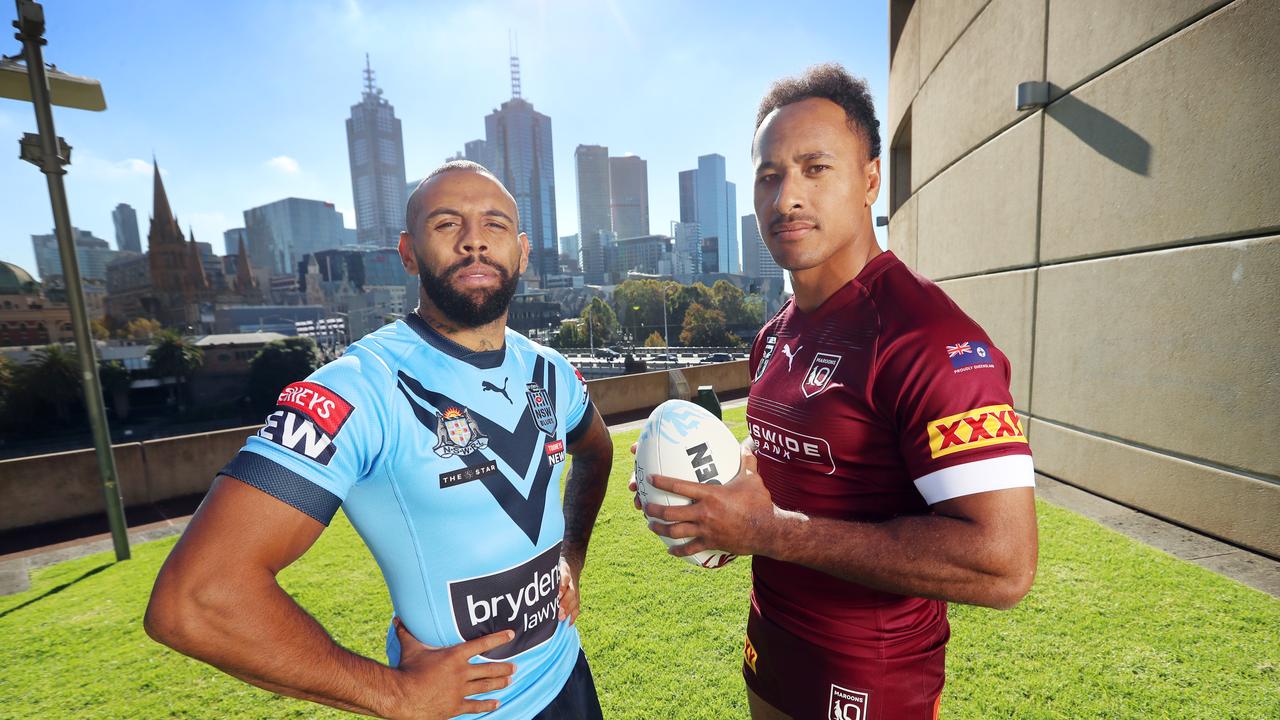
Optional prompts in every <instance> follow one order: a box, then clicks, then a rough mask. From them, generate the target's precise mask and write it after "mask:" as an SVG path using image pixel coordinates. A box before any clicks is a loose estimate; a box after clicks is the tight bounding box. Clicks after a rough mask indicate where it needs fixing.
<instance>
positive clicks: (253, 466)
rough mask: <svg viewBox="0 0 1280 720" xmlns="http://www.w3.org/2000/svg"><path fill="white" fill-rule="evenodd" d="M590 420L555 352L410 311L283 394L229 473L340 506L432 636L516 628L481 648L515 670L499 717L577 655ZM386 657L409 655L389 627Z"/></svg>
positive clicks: (325, 510)
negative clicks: (571, 565) (575, 588)
mask: <svg viewBox="0 0 1280 720" xmlns="http://www.w3.org/2000/svg"><path fill="white" fill-rule="evenodd" d="M593 415H594V412H593V410H592V405H591V400H590V397H589V396H588V395H587V389H586V384H585V383H584V382H583V381H582V378H581V376H580V375H578V373H577V371H576V370H574V369H573V367H572V366H571V365H570V364H569V362H568V361H567V360H565V359H564V358H563V357H562V356H561V355H560V354H559V353H557V352H555V351H554V350H551V349H548V348H545V347H543V346H541V345H538V344H537V343H534V342H533V341H531V340H528V339H527V338H525V337H524V336H522V335H520V334H519V333H516V332H513V331H511V330H508V331H507V333H506V342H505V345H504V347H503V348H501V349H498V350H493V351H487V352H473V351H471V350H468V349H467V348H464V347H462V346H460V345H458V344H456V343H454V342H452V341H451V340H449V339H447V338H445V337H444V336H442V335H440V334H439V333H437V332H436V331H435V330H434V329H432V328H431V327H430V326H428V325H427V324H426V323H425V322H423V321H422V319H421V318H419V317H418V316H417V315H416V314H412V315H409V316H408V318H407V319H406V320H400V321H397V322H395V323H392V324H390V325H387V326H385V327H383V328H381V329H380V330H377V331H376V332H373V333H371V334H369V335H367V336H365V337H364V338H363V339H361V340H359V341H358V342H356V343H353V344H352V345H351V346H350V347H349V348H348V349H347V352H346V354H344V355H343V356H342V357H341V358H338V359H337V360H334V361H333V362H331V363H329V364H327V365H325V366H324V367H322V368H320V369H319V370H316V371H315V372H314V373H312V375H311V376H310V377H309V378H307V380H305V381H303V382H298V383H294V384H293V385H290V386H289V387H287V388H285V390H284V391H283V392H282V393H281V395H280V404H279V405H278V406H277V408H276V410H275V412H273V413H272V414H271V415H270V416H269V417H268V418H267V422H266V424H265V425H264V426H263V428H262V429H261V430H260V431H259V432H258V434H257V435H254V436H251V437H250V438H249V440H248V442H247V443H246V444H245V446H244V448H243V449H242V450H241V451H240V452H239V454H237V455H236V456H235V458H234V459H233V460H232V461H231V462H230V463H228V464H227V466H226V467H225V468H223V470H222V473H224V474H226V475H230V476H232V477H235V478H238V479H240V480H242V481H244V482H246V483H248V484H250V485H253V486H255V487H257V488H259V489H261V490H263V491H265V492H267V493H270V494H271V495H273V496H275V497H277V498H279V499H280V500H283V501H284V502H287V503H289V504H290V505H293V506H294V507H296V508H298V509H299V510H301V511H303V512H305V513H307V514H308V515H311V516H312V517H314V518H316V519H317V520H319V521H320V522H323V523H325V524H328V522H329V521H330V520H331V519H332V517H333V514H334V513H335V512H336V511H337V509H338V507H339V506H341V507H342V508H343V510H344V511H345V512H346V514H347V517H349V518H350V519H351V522H352V524H353V525H354V526H355V528H356V530H357V531H358V532H359V533H360V536H361V537H362V538H363V539H364V541H365V543H366V544H367V545H368V546H369V549H370V551H372V553H373V557H374V558H375V559H376V560H377V562H378V565H379V567H380V568H381V569H382V575H383V577H384V578H385V579H386V582H387V586H388V588H389V589H390V592H391V601H392V604H393V605H394V607H395V612H396V614H397V615H399V616H400V617H401V618H402V619H403V620H404V623H405V625H406V627H407V628H408V629H409V631H410V632H411V633H413V635H414V636H415V637H417V638H418V639H419V640H421V641H422V642H424V643H426V644H428V645H436V646H442V645H454V644H456V643H459V642H462V641H463V640H469V639H472V638H476V637H480V636H481V635H486V634H488V633H491V632H497V631H499V630H504V629H512V630H515V632H516V637H515V639H514V640H513V641H511V642H510V643H508V644H507V645H504V646H502V647H500V648H497V649H496V650H493V651H491V652H490V653H489V654H488V655H486V656H485V657H488V658H489V659H491V660H509V661H511V662H513V663H515V664H516V673H515V676H514V678H513V682H512V684H511V685H509V686H508V687H506V688H504V689H502V690H499V691H497V692H493V693H488V694H485V695H483V696H479V697H482V698H497V699H499V700H500V701H501V702H502V704H501V706H500V707H499V709H498V710H497V711H495V712H493V713H490V714H488V715H486V717H488V718H492V719H493V720H498V719H499V718H503V719H505V718H525V717H530V716H532V715H534V714H536V713H537V712H538V711H539V710H541V709H542V708H543V707H545V706H546V705H547V704H548V703H550V702H551V700H552V699H553V698H554V697H555V696H556V694H557V693H558V692H559V691H560V690H561V688H562V687H563V686H564V683H565V681H566V680H567V679H568V677H569V674H570V672H571V671H572V670H573V666H574V663H575V661H576V660H577V656H578V650H579V647H580V645H579V640H578V634H577V630H576V629H575V628H574V627H573V626H571V625H569V624H568V622H567V621H565V622H560V621H558V620H557V619H556V615H557V612H558V610H559V607H558V594H559V568H558V560H559V553H560V544H561V540H562V536H563V535H564V516H563V513H562V511H561V504H560V493H559V479H560V475H561V471H562V469H563V467H564V462H565V450H566V446H567V445H568V444H569V443H572V442H573V441H574V440H576V439H577V438H578V437H579V436H581V435H582V434H584V433H585V432H586V430H587V428H588V427H589V426H590V424H591V419H592V417H593ZM387 658H388V660H389V661H390V663H391V665H392V666H395V665H396V664H397V663H398V662H399V659H400V648H399V643H398V641H397V639H396V636H395V632H394V631H393V630H391V629H388V634H387ZM467 717H478V716H475V715H468V716H467Z"/></svg>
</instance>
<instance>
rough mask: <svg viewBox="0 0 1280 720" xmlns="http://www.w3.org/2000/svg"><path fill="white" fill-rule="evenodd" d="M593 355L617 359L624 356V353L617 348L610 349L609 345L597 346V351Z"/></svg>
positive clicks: (606, 358)
mask: <svg viewBox="0 0 1280 720" xmlns="http://www.w3.org/2000/svg"><path fill="white" fill-rule="evenodd" d="M592 357H596V358H599V359H601V360H617V359H618V358H620V357H622V353H619V352H618V351H616V350H610V349H609V348H607V347H602V348H596V351H595V352H594V353H592Z"/></svg>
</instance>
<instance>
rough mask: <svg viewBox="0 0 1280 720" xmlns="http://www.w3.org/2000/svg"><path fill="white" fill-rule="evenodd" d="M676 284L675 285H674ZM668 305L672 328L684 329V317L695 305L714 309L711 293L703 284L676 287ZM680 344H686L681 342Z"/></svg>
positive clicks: (668, 321)
mask: <svg viewBox="0 0 1280 720" xmlns="http://www.w3.org/2000/svg"><path fill="white" fill-rule="evenodd" d="M673 284H674V283H673ZM675 288H676V289H675V291H674V292H672V293H671V300H670V302H669V303H668V304H667V324H668V325H669V326H670V327H684V316H685V313H687V312H688V311H689V308H690V307H691V306H692V305H694V304H695V303H696V304H698V305H701V306H702V307H704V308H708V307H712V305H713V303H712V301H711V291H710V290H708V289H707V286H706V285H703V284H702V283H694V284H693V285H676V286H675ZM680 342H684V340H681V341H680Z"/></svg>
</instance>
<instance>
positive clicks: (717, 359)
mask: <svg viewBox="0 0 1280 720" xmlns="http://www.w3.org/2000/svg"><path fill="white" fill-rule="evenodd" d="M732 360H733V356H732V355H730V354H729V353H711V354H710V355H708V356H706V357H704V358H702V359H701V360H699V361H698V362H699V363H700V364H703V365H705V364H708V363H722V362H730V361H732Z"/></svg>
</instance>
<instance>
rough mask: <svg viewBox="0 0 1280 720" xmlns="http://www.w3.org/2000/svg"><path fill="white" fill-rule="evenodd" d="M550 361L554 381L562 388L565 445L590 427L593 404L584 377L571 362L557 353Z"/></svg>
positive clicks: (593, 415) (574, 440) (572, 441)
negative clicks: (553, 368)
mask: <svg viewBox="0 0 1280 720" xmlns="http://www.w3.org/2000/svg"><path fill="white" fill-rule="evenodd" d="M552 363H553V365H554V366H555V369H556V381H557V383H559V385H560V387H562V388H564V391H563V392H561V393H560V398H561V402H563V403H565V407H564V418H565V421H564V426H565V437H564V440H565V444H566V445H572V444H574V443H575V442H577V441H578V440H579V438H581V437H582V436H583V435H584V434H586V432H587V430H588V429H589V428H590V427H591V420H592V418H594V417H595V405H593V404H592V402H591V393H590V392H589V391H588V390H587V381H586V379H585V378H583V377H582V373H580V372H578V369H577V368H575V367H574V366H573V364H572V363H570V362H569V361H568V360H566V359H565V358H564V356H563V355H561V354H559V353H555V354H554V355H553V358H552Z"/></svg>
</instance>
